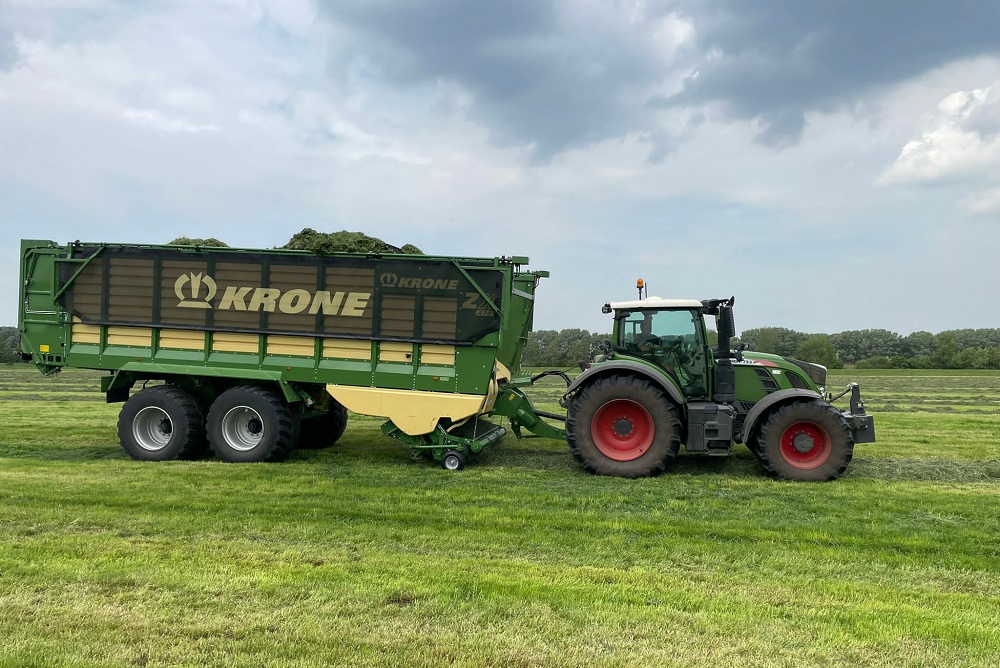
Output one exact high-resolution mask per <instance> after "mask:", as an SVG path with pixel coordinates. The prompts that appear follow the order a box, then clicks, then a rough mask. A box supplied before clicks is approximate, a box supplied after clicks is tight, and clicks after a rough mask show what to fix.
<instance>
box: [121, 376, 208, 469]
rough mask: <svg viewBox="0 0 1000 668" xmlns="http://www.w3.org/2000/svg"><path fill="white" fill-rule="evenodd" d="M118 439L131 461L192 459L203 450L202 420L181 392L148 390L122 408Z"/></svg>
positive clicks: (165, 388)
mask: <svg viewBox="0 0 1000 668" xmlns="http://www.w3.org/2000/svg"><path fill="white" fill-rule="evenodd" d="M118 439H119V440H120V441H121V444H122V448H124V450H125V452H126V453H128V455H129V457H131V458H132V459H138V460H140V461H147V462H161V461H166V460H170V459H193V458H195V457H197V456H198V455H200V454H201V453H202V452H203V451H204V449H205V418H204V417H203V415H202V412H201V409H200V408H199V407H198V402H197V401H195V399H194V397H192V396H191V395H190V394H188V393H187V392H185V391H184V390H182V389H181V388H179V387H175V386H173V385H156V386H154V387H147V388H146V389H144V390H140V391H139V392H136V393H135V394H133V395H132V396H131V397H130V398H129V399H128V401H126V402H125V405H124V406H122V410H121V413H119V415H118Z"/></svg>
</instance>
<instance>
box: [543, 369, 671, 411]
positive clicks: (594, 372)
mask: <svg viewBox="0 0 1000 668" xmlns="http://www.w3.org/2000/svg"><path fill="white" fill-rule="evenodd" d="M616 371H627V372H628V373H632V374H636V375H639V376H642V377H643V378H648V379H649V380H651V381H653V382H655V383H656V384H657V385H659V386H660V388H662V389H663V391H664V392H666V393H667V395H668V396H669V397H670V398H671V399H672V400H673V402H674V403H675V404H677V405H678V406H684V405H686V403H687V401H686V400H685V399H684V394H683V393H682V392H681V390H680V388H679V387H677V385H676V384H675V383H674V381H673V379H671V378H670V377H669V376H668V375H666V372H665V371H663V370H660V369H658V368H654V367H650V366H648V365H646V364H641V363H639V362H633V361H630V360H614V361H611V362H601V363H600V364H596V365H594V366H592V367H590V368H589V369H587V370H586V371H584V372H583V373H581V374H580V375H579V376H577V377H576V380H574V381H573V382H572V383H571V384H570V386H569V387H568V388H567V389H566V394H564V395H563V403H565V402H566V398H567V397H568V396H569V395H571V394H573V393H574V392H575V391H576V390H577V389H579V388H580V387H581V386H582V385H584V384H585V383H588V382H590V381H591V380H593V379H595V378H600V377H602V376H606V375H610V374H612V373H614V372H616Z"/></svg>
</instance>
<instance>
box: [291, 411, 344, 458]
mask: <svg viewBox="0 0 1000 668" xmlns="http://www.w3.org/2000/svg"><path fill="white" fill-rule="evenodd" d="M345 429H347V409H346V408H344V407H343V406H342V405H341V404H340V402H338V401H336V400H334V399H330V410H329V411H327V412H326V413H324V414H323V415H320V416H317V417H313V418H306V419H304V420H302V422H301V425H300V427H299V442H298V445H297V447H299V448H303V449H305V450H321V449H323V448H329V447H331V446H332V445H333V444H334V443H336V442H337V441H338V440H340V437H341V436H343V435H344V430H345Z"/></svg>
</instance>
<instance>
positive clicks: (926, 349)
mask: <svg viewBox="0 0 1000 668" xmlns="http://www.w3.org/2000/svg"><path fill="white" fill-rule="evenodd" d="M899 343H900V350H899V352H900V355H903V356H905V357H919V356H920V355H930V354H931V353H933V352H934V335H933V334H931V333H930V332H923V331H921V332H913V333H911V334H907V335H906V336H904V337H903V338H902V339H901V340H900V342H899Z"/></svg>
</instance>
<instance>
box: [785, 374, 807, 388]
mask: <svg viewBox="0 0 1000 668" xmlns="http://www.w3.org/2000/svg"><path fill="white" fill-rule="evenodd" d="M785 377H786V378H788V382H789V383H791V384H792V387H797V388H798V389H800V390H808V389H809V386H808V385H806V381H804V380H802V377H801V376H800V375H799V374H797V373H791V372H787V373H785Z"/></svg>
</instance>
